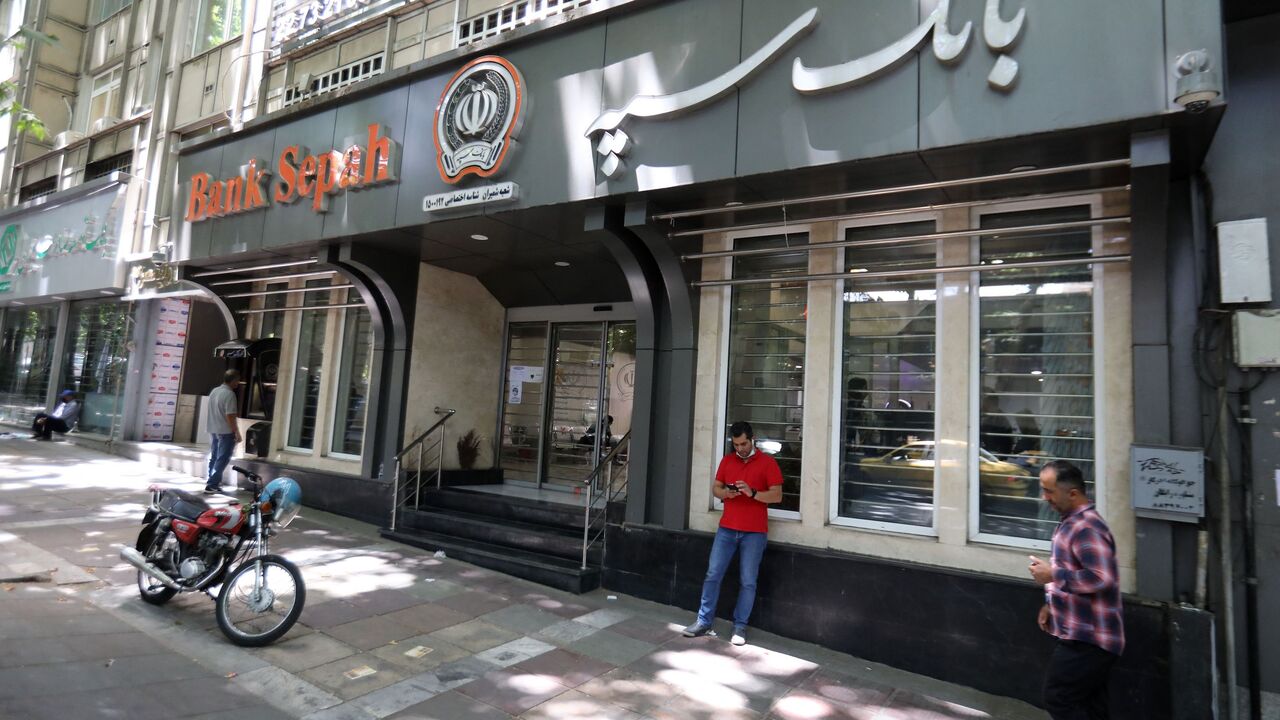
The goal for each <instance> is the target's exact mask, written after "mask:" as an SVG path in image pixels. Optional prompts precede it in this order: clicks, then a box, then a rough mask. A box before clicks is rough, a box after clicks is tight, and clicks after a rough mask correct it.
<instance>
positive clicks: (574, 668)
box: [513, 648, 614, 688]
mask: <svg viewBox="0 0 1280 720" xmlns="http://www.w3.org/2000/svg"><path fill="white" fill-rule="evenodd" d="M513 669H515V670H519V671H520V672H527V673H533V674H534V675H549V676H551V677H554V678H555V679H556V681H557V682H559V683H560V684H561V685H565V686H567V687H571V688H574V687H578V686H579V685H581V684H583V683H585V682H587V681H589V680H591V679H592V678H595V677H597V676H600V675H603V674H605V673H607V672H609V671H610V670H613V669H614V666H613V665H612V664H610V663H607V662H604V661H603V660H596V659H595V658H589V657H587V656H585V655H579V654H577V653H573V652H569V651H568V650H562V649H558V648H557V649H555V650H551V651H549V652H546V653H543V654H541V655H539V656H537V657H535V658H530V659H528V660H524V661H522V662H520V663H518V664H516V665H515V666H514V667H513Z"/></svg>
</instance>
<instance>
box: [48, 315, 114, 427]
mask: <svg viewBox="0 0 1280 720" xmlns="http://www.w3.org/2000/svg"><path fill="white" fill-rule="evenodd" d="M128 336H129V306H128V305H125V304H123V303H120V302H116V301H88V302H76V303H72V304H71V313H70V319H69V322H68V335H67V349H66V353H65V355H64V356H63V357H64V360H63V371H62V376H63V384H64V385H65V386H66V387H68V388H70V389H72V390H74V391H76V393H77V394H78V395H79V397H80V401H81V403H82V409H81V411H80V423H79V427H80V430H82V431H84V432H92V433H100V434H102V435H109V434H111V432H112V430H113V428H114V427H115V426H116V425H117V424H118V423H119V419H120V411H121V409H122V405H123V402H122V398H121V397H120V395H121V392H122V391H123V389H124V383H125V378H126V376H127V373H126V366H127V365H128V362H129V352H128V349H127V348H126V347H125V343H126V341H127V340H128Z"/></svg>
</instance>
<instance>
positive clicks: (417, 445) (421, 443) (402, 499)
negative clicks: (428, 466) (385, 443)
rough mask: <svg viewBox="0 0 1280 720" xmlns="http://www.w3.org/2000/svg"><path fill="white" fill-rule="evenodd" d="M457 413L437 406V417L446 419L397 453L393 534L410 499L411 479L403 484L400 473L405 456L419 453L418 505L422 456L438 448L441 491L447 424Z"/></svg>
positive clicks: (415, 471) (415, 496) (416, 471)
mask: <svg viewBox="0 0 1280 720" xmlns="http://www.w3.org/2000/svg"><path fill="white" fill-rule="evenodd" d="M457 412H458V411H457V410H454V409H453V408H441V407H439V406H437V407H436V408H435V413H436V414H437V415H443V416H444V417H442V418H440V419H439V420H437V421H436V422H435V424H434V425H432V426H431V427H429V428H427V429H426V430H425V431H424V432H422V433H421V434H419V435H418V436H417V437H416V438H414V439H413V440H412V441H411V442H410V443H409V444H408V445H405V447H404V449H403V450H401V451H400V452H398V453H396V471H395V476H394V477H393V478H392V480H391V531H392V532H394V531H395V529H396V518H397V517H398V516H399V514H400V507H401V506H402V505H404V504H405V503H406V502H407V501H408V499H409V494H408V492H407V490H408V486H409V483H410V478H409V477H405V479H404V482H403V483H402V482H401V480H400V473H401V471H402V470H403V469H404V458H405V456H407V455H408V454H409V453H410V452H412V451H413V450H414V449H417V451H418V462H417V464H415V465H414V468H413V482H414V489H413V500H414V503H415V504H416V503H417V502H418V500H419V499H420V498H421V496H422V455H423V453H424V452H425V451H429V450H437V448H438V450H437V452H436V489H437V490H438V489H440V484H441V481H442V480H443V478H444V450H445V437H446V435H445V423H447V422H449V418H451V417H453V416H454V414H455V413H457ZM437 431H438V434H439V437H437V438H436V439H435V441H434V442H432V443H431V445H430V447H427V446H426V440H427V438H429V437H431V436H432V435H433V434H435V433H437ZM402 486H403V487H404V489H405V491H406V492H405V493H404V494H403V496H402V495H401V487H402Z"/></svg>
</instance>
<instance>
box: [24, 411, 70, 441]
mask: <svg viewBox="0 0 1280 720" xmlns="http://www.w3.org/2000/svg"><path fill="white" fill-rule="evenodd" d="M70 429H71V428H69V427H67V423H66V421H65V420H63V419H62V418H56V417H49V413H37V414H36V419H35V420H34V421H32V423H31V432H33V433H35V434H36V437H39V438H44V439H45V440H48V439H50V438H52V437H53V434H54V433H65V432H66V431H68V430H70Z"/></svg>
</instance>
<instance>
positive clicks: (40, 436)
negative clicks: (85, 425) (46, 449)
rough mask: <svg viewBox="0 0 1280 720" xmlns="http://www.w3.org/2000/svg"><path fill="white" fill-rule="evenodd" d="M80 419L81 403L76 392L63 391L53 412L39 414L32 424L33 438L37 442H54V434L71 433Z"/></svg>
mask: <svg viewBox="0 0 1280 720" xmlns="http://www.w3.org/2000/svg"><path fill="white" fill-rule="evenodd" d="M79 419H80V403H79V402H77V401H76V393H75V391H74V390H63V391H62V392H61V393H59V395H58V402H57V404H56V405H55V406H54V408H53V411H52V412H48V413H37V414H36V419H35V420H34V421H32V423H31V437H33V438H35V439H36V440H52V439H53V434H54V433H58V434H59V435H61V434H65V433H67V432H70V430H71V428H73V427H75V426H76V421H78V420H79Z"/></svg>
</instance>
